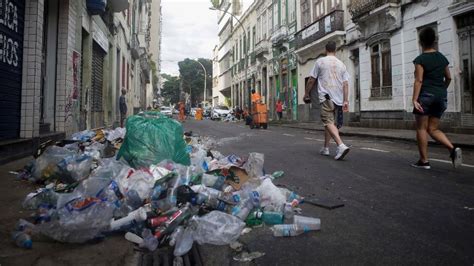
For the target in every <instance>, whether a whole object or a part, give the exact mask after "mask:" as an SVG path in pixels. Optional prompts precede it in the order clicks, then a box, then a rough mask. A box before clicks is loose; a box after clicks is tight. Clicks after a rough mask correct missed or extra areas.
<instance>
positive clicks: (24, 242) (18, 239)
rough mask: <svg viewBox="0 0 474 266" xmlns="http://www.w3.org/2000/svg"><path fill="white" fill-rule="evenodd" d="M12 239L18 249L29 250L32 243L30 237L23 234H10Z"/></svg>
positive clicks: (16, 232) (17, 232) (19, 232)
mask: <svg viewBox="0 0 474 266" xmlns="http://www.w3.org/2000/svg"><path fill="white" fill-rule="evenodd" d="M12 239H13V241H14V242H15V244H16V245H17V246H18V247H20V248H26V249H31V248H32V247H33V242H32V241H31V237H30V235H28V234H27V233H25V232H21V231H15V232H13V233H12Z"/></svg>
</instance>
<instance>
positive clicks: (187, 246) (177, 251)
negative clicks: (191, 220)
mask: <svg viewBox="0 0 474 266" xmlns="http://www.w3.org/2000/svg"><path fill="white" fill-rule="evenodd" d="M193 242H194V230H193V228H191V227H189V226H188V227H187V228H186V229H184V231H183V233H181V234H179V235H178V236H177V238H176V243H175V247H174V253H173V255H174V256H175V257H179V256H183V255H184V254H186V253H188V251H189V250H191V248H192V247H193Z"/></svg>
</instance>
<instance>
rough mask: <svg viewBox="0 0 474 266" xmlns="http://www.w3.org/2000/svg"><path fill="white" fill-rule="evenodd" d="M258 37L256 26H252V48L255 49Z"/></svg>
mask: <svg viewBox="0 0 474 266" xmlns="http://www.w3.org/2000/svg"><path fill="white" fill-rule="evenodd" d="M256 37H257V33H256V29H255V26H253V28H252V50H253V49H255V39H256Z"/></svg>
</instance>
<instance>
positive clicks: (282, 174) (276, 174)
mask: <svg viewBox="0 0 474 266" xmlns="http://www.w3.org/2000/svg"><path fill="white" fill-rule="evenodd" d="M284 175H285V172H283V171H275V172H273V174H272V177H273V179H278V178H281V177H282V176H284Z"/></svg>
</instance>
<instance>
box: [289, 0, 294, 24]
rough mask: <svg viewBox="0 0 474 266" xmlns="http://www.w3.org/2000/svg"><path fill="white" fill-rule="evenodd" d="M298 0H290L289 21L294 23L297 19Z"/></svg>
mask: <svg viewBox="0 0 474 266" xmlns="http://www.w3.org/2000/svg"><path fill="white" fill-rule="evenodd" d="M295 7H296V0H288V22H289V23H292V22H294V21H295V20H296V10H295V9H296V8H295Z"/></svg>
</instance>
